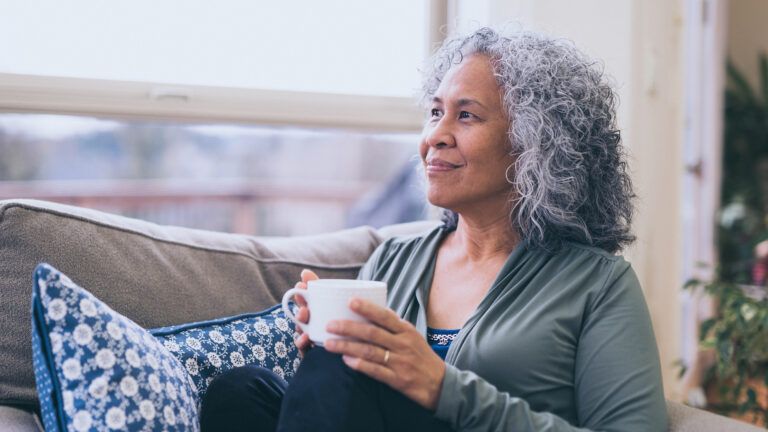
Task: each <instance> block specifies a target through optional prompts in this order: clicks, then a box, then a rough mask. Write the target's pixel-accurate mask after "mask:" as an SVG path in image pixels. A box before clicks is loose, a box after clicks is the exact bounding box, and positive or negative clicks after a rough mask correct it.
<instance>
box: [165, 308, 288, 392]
mask: <svg viewBox="0 0 768 432" xmlns="http://www.w3.org/2000/svg"><path fill="white" fill-rule="evenodd" d="M150 332H151V333H152V334H153V335H154V336H155V337H156V338H158V339H159V340H160V341H162V343H163V345H164V346H165V348H166V349H167V350H168V351H170V352H171V353H173V355H175V356H176V358H177V359H178V360H179V361H180V362H181V363H182V364H183V365H184V366H185V367H186V369H187V372H188V373H189V375H190V376H191V377H192V380H193V381H194V382H195V385H196V386H197V390H198V396H199V398H200V399H202V397H203V395H204V394H205V391H206V390H207V389H208V385H209V384H210V383H211V381H212V380H213V378H214V377H216V376H217V375H219V374H220V373H222V372H225V371H227V370H229V369H233V368H236V367H239V366H243V365H246V364H255V365H258V366H261V367H264V368H267V369H270V370H272V371H273V372H275V373H276V374H277V375H279V376H281V377H283V378H285V379H286V380H290V379H291V378H292V377H293V375H294V373H295V372H296V369H298V367H299V353H298V350H297V349H296V346H295V345H294V343H293V337H294V332H293V325H291V324H290V322H289V321H288V320H287V319H286V318H285V315H284V314H283V310H282V307H281V306H280V305H277V306H274V307H272V308H270V309H267V310H265V311H262V312H256V313H249V314H243V315H237V316H233V317H229V318H220V319H216V320H211V321H203V322H198V323H191V324H183V325H179V326H173V327H163V328H158V329H153V330H150Z"/></svg>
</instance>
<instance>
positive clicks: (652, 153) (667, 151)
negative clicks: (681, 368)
mask: <svg viewBox="0 0 768 432" xmlns="http://www.w3.org/2000/svg"><path fill="white" fill-rule="evenodd" d="M766 3H768V2H766ZM453 10H454V12H455V14H456V17H457V18H455V19H453V20H450V21H449V23H450V24H451V26H452V27H453V29H455V30H458V31H468V30H471V29H473V28H476V27H478V26H480V25H504V24H505V23H510V22H511V23H512V24H511V25H510V26H511V27H512V28H521V27H522V28H524V29H530V30H537V31H544V32H547V33H549V34H551V35H554V36H559V37H565V38H567V39H570V40H572V41H574V43H575V44H576V46H578V47H579V48H580V49H582V50H583V51H585V52H586V53H587V54H589V55H591V56H593V57H595V58H597V59H600V60H602V61H603V62H604V63H605V68H606V71H607V72H608V74H609V75H611V76H613V77H614V79H615V81H616V85H617V90H618V93H619V97H620V100H621V104H620V106H619V113H618V117H619V126H620V128H621V129H622V134H623V139H624V143H625V145H627V147H628V150H629V152H630V155H631V161H630V164H631V168H632V171H633V179H634V182H635V187H636V191H637V193H638V195H639V200H638V212H637V215H636V219H635V223H634V227H635V233H636V234H637V236H638V242H637V244H636V245H635V246H633V247H632V248H631V249H630V250H629V251H627V254H626V255H627V257H628V259H629V260H630V261H631V262H632V265H633V267H634V268H635V271H636V272H637V274H638V277H639V278H640V282H641V284H642V285H643V290H644V292H645V296H646V300H647V302H648V305H649V308H650V311H651V317H652V319H653V323H654V329H655V332H656V339H657V342H658V345H659V351H660V354H661V362H662V370H663V377H664V385H665V392H666V393H667V396H668V397H670V398H674V399H678V398H679V394H678V387H679V385H678V381H677V378H676V376H677V371H676V369H675V367H674V366H673V362H674V361H675V360H677V359H678V358H680V342H679V341H680V327H681V326H680V292H681V289H682V281H681V258H680V257H681V249H682V248H681V235H680V204H679V203H680V195H681V194H680V189H681V176H682V170H683V163H682V139H683V133H682V131H683V129H682V128H683V108H684V106H683V86H682V83H683V81H682V78H683V77H682V72H683V55H682V54H683V52H682V51H683V25H684V23H683V18H682V0H644V1H641V0H621V1H616V0H579V1H572V0H457V1H456V2H455V3H454V6H453Z"/></svg>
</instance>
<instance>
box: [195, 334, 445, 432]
mask: <svg viewBox="0 0 768 432" xmlns="http://www.w3.org/2000/svg"><path fill="white" fill-rule="evenodd" d="M200 426H201V429H202V431H203V432H210V431H227V432H230V431H231V432H237V431H249V432H250V431H281V432H293V431H311V432H324V431H329V432H330V431H333V432H337V431H338V432H342V431H366V432H368V431H370V432H384V431H398V432H401V431H411V430H413V431H419V432H430V431H435V432H437V431H441V432H442V431H449V430H451V429H450V428H449V427H448V425H447V424H446V423H445V422H442V421H439V420H437V419H436V418H435V417H434V415H433V413H431V412H429V411H428V410H426V409H424V408H422V407H421V406H420V405H418V404H416V403H415V402H413V401H412V400H410V399H408V398H407V397H406V396H404V395H403V394H402V393H400V392H397V391H395V390H392V389H391V388H390V387H389V386H387V385H386V384H382V383H380V382H378V381H376V380H374V379H371V378H369V377H367V376H366V375H363V374H361V373H359V372H355V371H354V370H352V369H350V368H349V367H347V366H346V365H345V364H344V362H343V361H342V360H341V356H339V355H337V354H332V353H329V352H328V351H325V350H324V349H323V348H320V347H314V348H312V349H311V350H309V351H308V352H307V354H306V355H305V356H304V359H303V360H302V362H301V366H300V367H299V370H298V371H297V372H296V376H295V377H294V378H293V380H292V381H291V384H290V386H289V385H288V383H287V382H285V381H284V380H283V379H282V378H280V377H279V376H277V375H275V374H274V373H273V372H272V371H270V370H268V369H264V368H261V367H258V366H244V367H240V368H236V369H232V370H230V371H227V372H225V373H223V374H221V375H220V376H218V377H217V378H216V379H214V380H213V382H212V383H211V385H210V386H209V387H208V390H207V392H206V394H205V397H204V399H203V405H202V410H201V412H200Z"/></svg>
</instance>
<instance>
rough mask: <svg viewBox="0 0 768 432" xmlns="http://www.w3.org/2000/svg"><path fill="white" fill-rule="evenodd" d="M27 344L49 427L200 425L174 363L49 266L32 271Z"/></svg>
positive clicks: (188, 383)
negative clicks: (31, 355) (28, 341)
mask: <svg viewBox="0 0 768 432" xmlns="http://www.w3.org/2000/svg"><path fill="white" fill-rule="evenodd" d="M32 347H33V363H34V368H35V381H36V385H37V392H38V396H39V398H40V405H41V413H42V420H43V425H44V426H45V430H46V431H48V432H51V431H56V432H59V431H61V432H64V431H91V430H99V431H102V430H130V431H155V430H158V431H159V430H163V431H198V430H199V423H198V408H197V406H198V402H199V400H198V399H197V393H196V389H195V385H194V382H193V381H192V380H191V378H190V376H189V375H188V374H187V372H186V370H185V369H184V367H183V366H182V365H181V364H180V363H179V361H178V360H177V359H176V358H175V357H174V356H173V355H171V354H170V353H169V352H168V350H166V349H165V348H164V347H163V346H162V344H161V343H160V342H159V341H158V340H156V339H155V338H154V337H152V335H150V334H149V333H148V332H147V331H146V330H144V329H143V328H141V327H140V326H139V325H138V324H136V323H134V322H133V321H131V320H130V319H128V318H126V317H124V316H122V315H120V314H118V313H117V312H115V311H114V310H112V309H110V308H109V307H108V306H107V305H105V304H104V303H103V302H101V301H100V300H98V299H97V298H95V297H94V296H93V295H91V294H90V293H89V292H88V291H86V290H85V289H83V288H80V287H78V286H77V285H75V284H74V283H72V281H71V280H69V278H67V277H66V276H65V275H63V274H62V273H60V272H59V271H57V270H56V269H54V268H53V267H51V266H49V265H47V264H41V265H39V266H37V268H36V269H35V276H34V288H33V294H32Z"/></svg>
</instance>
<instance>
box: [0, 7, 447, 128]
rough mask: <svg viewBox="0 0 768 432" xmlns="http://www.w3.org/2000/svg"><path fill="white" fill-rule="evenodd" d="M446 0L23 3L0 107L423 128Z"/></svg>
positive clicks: (4, 43)
mask: <svg viewBox="0 0 768 432" xmlns="http://www.w3.org/2000/svg"><path fill="white" fill-rule="evenodd" d="M438 3H440V2H429V1H428V0H419V1H412V0H393V1H388V2H379V3H369V2H363V3H359V2H346V1H342V0H328V1H324V2H315V1H311V0H292V1H285V2H269V1H265V0H259V1H249V0H225V1H221V2H202V1H195V2H189V1H182V0H167V1H163V2H152V1H150V0H136V1H132V2H120V3H115V4H112V3H104V2H99V1H95V0H73V1H68V2H55V1H35V2H23V1H15V2H12V4H11V5H10V6H6V7H5V8H4V11H3V14H0V52H2V53H3V55H2V56H0V110H3V111H6V112H14V111H15V112H19V111H23V112H30V111H31V112H53V113H68V114H86V115H99V116H115V115H117V116H125V115H129V116H141V117H147V118H152V119H157V118H166V119H175V120H179V119H180V120H193V121H211V120H214V121H223V122H253V123H265V124H276V123H279V124H302V125H307V126H349V127H356V128H359V127H364V128H374V129H382V128H383V129H389V130H417V129H418V128H419V124H420V115H419V111H418V109H417V108H416V107H415V104H414V100H413V98H412V96H413V95H414V93H415V92H416V90H417V89H418V87H419V80H418V68H419V67H420V66H421V65H422V61H423V59H424V58H425V56H426V54H427V52H428V50H429V48H430V47H431V46H432V44H433V43H434V42H436V40H437V39H438V38H439V31H437V30H436V29H439V28H440V26H441V25H443V24H444V23H445V14H444V13H443V12H444V7H443V8H442V9H441V5H439V4H438Z"/></svg>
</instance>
